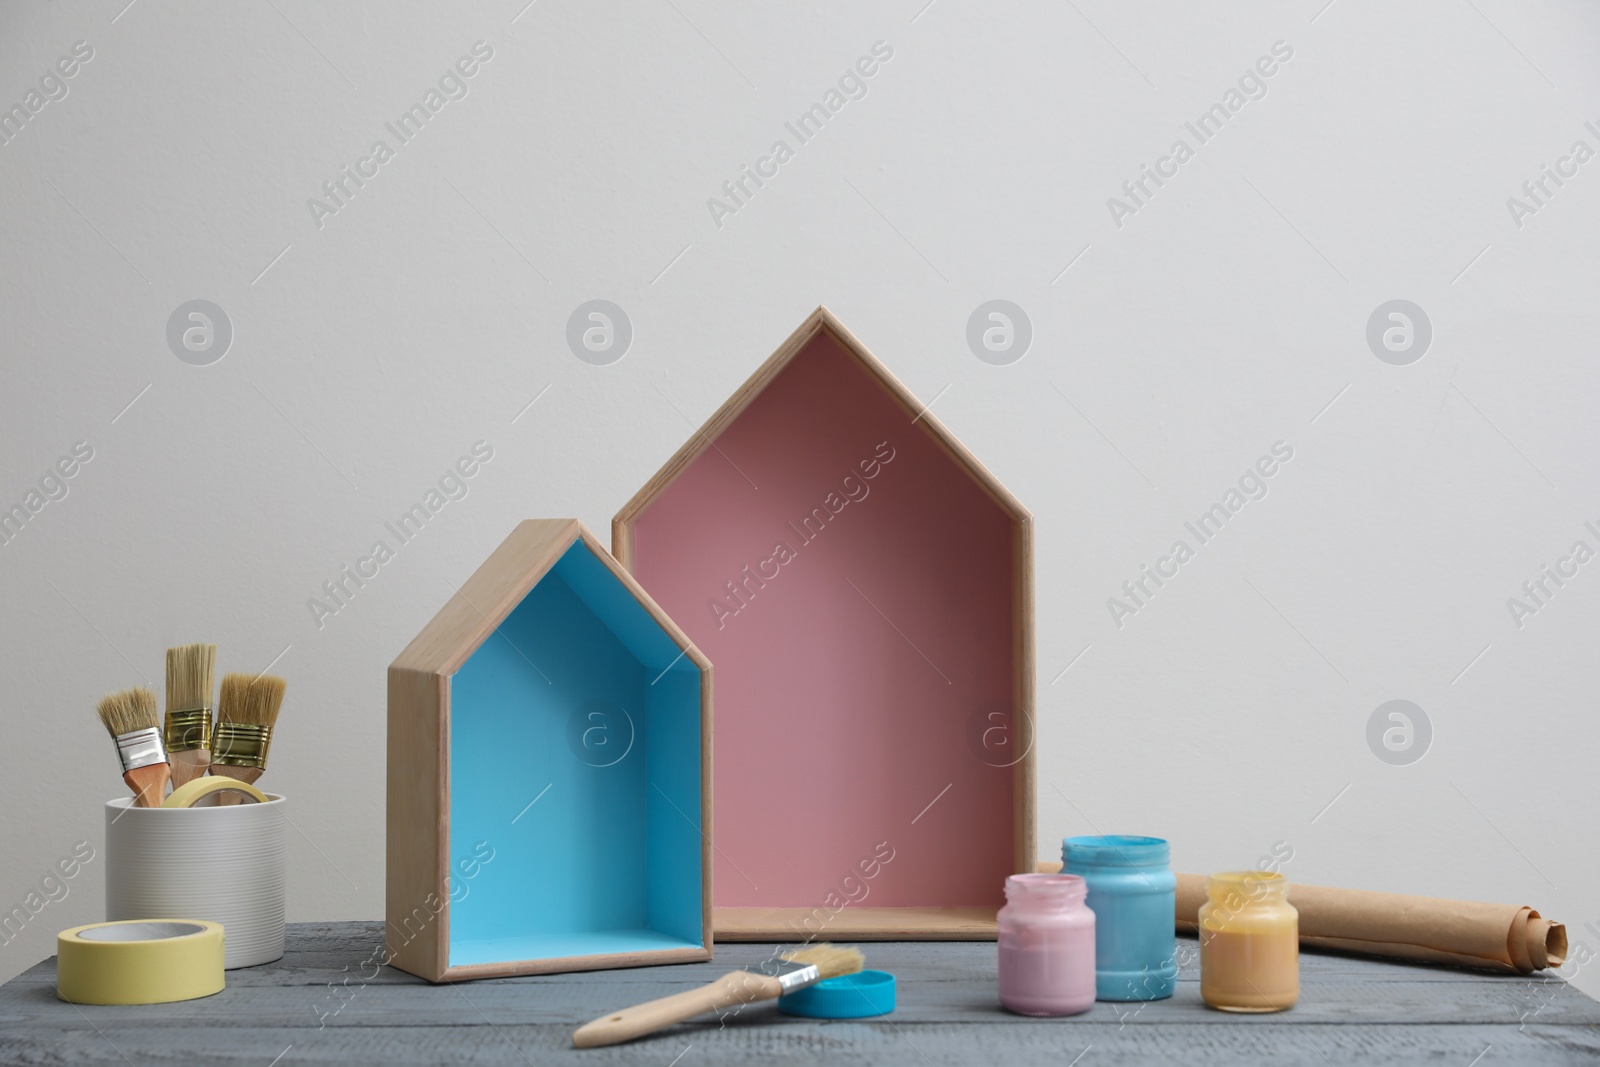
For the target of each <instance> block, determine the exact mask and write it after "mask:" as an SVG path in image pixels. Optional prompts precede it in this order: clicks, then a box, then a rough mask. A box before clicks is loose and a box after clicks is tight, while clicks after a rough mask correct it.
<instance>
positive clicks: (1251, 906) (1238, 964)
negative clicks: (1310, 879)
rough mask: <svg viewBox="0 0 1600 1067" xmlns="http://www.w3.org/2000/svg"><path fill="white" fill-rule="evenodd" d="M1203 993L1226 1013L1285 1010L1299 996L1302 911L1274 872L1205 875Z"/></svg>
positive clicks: (1280, 877) (1201, 970)
mask: <svg viewBox="0 0 1600 1067" xmlns="http://www.w3.org/2000/svg"><path fill="white" fill-rule="evenodd" d="M1199 927H1200V996H1201V997H1202V998H1204V999H1205V1002H1206V1003H1207V1004H1209V1005H1211V1006H1212V1007H1213V1008H1218V1009H1220V1010H1222V1011H1238V1012H1266V1011H1284V1010H1286V1009H1288V1008H1291V1007H1293V1006H1294V1002H1295V1001H1296V1000H1298V999H1299V997H1300V913H1299V912H1297V911H1295V909H1294V906H1293V905H1292V904H1290V903H1289V882H1288V880H1287V879H1285V878H1284V877H1283V875H1281V874H1278V873H1276V872H1272V871H1228V872H1225V873H1223V874H1213V875H1212V876H1211V877H1209V878H1207V879H1206V902H1205V903H1204V904H1202V905H1200V914H1199Z"/></svg>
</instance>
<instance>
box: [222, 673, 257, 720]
mask: <svg viewBox="0 0 1600 1067" xmlns="http://www.w3.org/2000/svg"><path fill="white" fill-rule="evenodd" d="M250 678H251V675H248V674H239V673H233V674H224V675H223V676H222V694H221V695H220V696H219V697H218V698H217V721H218V722H247V721H248V720H247V719H245V717H244V706H245V705H246V704H248V703H250Z"/></svg>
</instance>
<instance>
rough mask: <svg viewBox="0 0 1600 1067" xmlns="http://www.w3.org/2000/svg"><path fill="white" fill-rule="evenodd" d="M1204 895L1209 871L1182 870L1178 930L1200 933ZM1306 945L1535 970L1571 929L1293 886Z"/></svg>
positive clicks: (1558, 956)
mask: <svg viewBox="0 0 1600 1067" xmlns="http://www.w3.org/2000/svg"><path fill="white" fill-rule="evenodd" d="M1205 899H1206V879H1205V875H1203V874H1180V875H1178V929H1179V930H1180V931H1183V932H1185V933H1193V932H1194V930H1195V921H1196V916H1197V914H1198V913H1199V910H1200V905H1201V904H1203V903H1205ZM1289 903H1291V904H1293V905H1294V906H1295V910H1297V911H1298V912H1299V913H1300V943H1301V944H1302V945H1310V946H1312V947H1314V948H1326V949H1336V950H1338V951H1340V952H1359V953H1362V954H1364V955H1369V956H1391V957H1394V958H1397V959H1405V960H1420V961H1422V962H1424V963H1449V964H1455V965H1456V966H1461V967H1489V968H1493V969H1495V970H1499V971H1505V972H1507V973H1510V974H1532V973H1533V972H1534V971H1541V970H1544V969H1545V968H1546V967H1560V966H1561V965H1562V963H1564V962H1565V961H1566V958H1567V928H1566V927H1565V926H1563V925H1562V924H1561V923H1558V922H1553V921H1551V920H1549V919H1543V918H1540V917H1539V913H1538V912H1536V911H1534V910H1533V909H1532V908H1525V907H1517V906H1515V905H1512V904H1479V903H1475V902H1471V901H1465V900H1441V899H1439V898H1437V897H1410V896H1403V895H1401V894H1399V893H1372V892H1368V891H1367V890H1364V889H1333V888H1329V887H1328V886H1320V885H1301V884H1299V883H1292V884H1291V885H1290V886H1289Z"/></svg>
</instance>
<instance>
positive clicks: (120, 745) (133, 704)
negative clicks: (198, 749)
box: [95, 685, 172, 808]
mask: <svg viewBox="0 0 1600 1067" xmlns="http://www.w3.org/2000/svg"><path fill="white" fill-rule="evenodd" d="M95 710H96V712H97V713H98V714H99V716H100V721H101V722H102V723H104V724H105V728H106V732H107V733H109V734H110V735H111V737H112V738H113V739H114V740H115V741H116V742H117V755H118V756H119V757H120V758H121V759H122V780H123V781H124V782H127V783H128V788H129V789H132V790H133V803H134V806H135V807H140V808H159V807H160V806H161V802H162V800H164V799H166V794H167V782H168V781H169V780H170V779H171V777H172V769H171V768H170V767H168V766H167V750H166V749H165V748H164V747H163V746H162V744H161V722H160V719H159V718H158V717H157V715H156V695H155V693H153V692H151V691H150V690H149V689H146V688H145V687H144V686H142V685H141V686H135V687H134V688H132V689H124V690H122V691H121V692H118V693H112V694H111V695H109V696H107V697H106V698H105V699H104V700H102V701H100V705H99V707H98V708H96V709H95Z"/></svg>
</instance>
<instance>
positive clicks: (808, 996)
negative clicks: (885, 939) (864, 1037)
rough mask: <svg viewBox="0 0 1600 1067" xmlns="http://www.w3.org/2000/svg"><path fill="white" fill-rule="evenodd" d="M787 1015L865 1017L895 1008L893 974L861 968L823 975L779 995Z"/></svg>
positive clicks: (882, 1013)
mask: <svg viewBox="0 0 1600 1067" xmlns="http://www.w3.org/2000/svg"><path fill="white" fill-rule="evenodd" d="M778 1010H779V1011H781V1012H783V1013H784V1014H785V1015H803V1016H805V1017H806V1018H808V1019H865V1018H867V1017H869V1016H873V1015H888V1014H889V1013H890V1012H891V1011H894V975H892V974H890V973H889V972H888V971H861V972H858V973H856V974H846V975H841V976H840V977H838V978H824V979H823V980H822V981H820V982H818V983H817V984H816V985H814V986H807V987H806V988H805V989H800V990H796V991H795V992H793V993H785V994H784V995H783V996H781V997H779V998H778Z"/></svg>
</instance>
